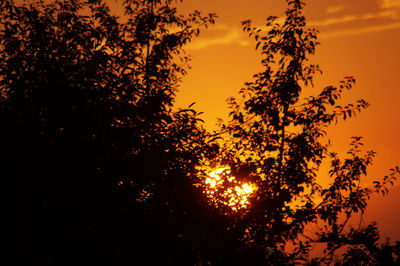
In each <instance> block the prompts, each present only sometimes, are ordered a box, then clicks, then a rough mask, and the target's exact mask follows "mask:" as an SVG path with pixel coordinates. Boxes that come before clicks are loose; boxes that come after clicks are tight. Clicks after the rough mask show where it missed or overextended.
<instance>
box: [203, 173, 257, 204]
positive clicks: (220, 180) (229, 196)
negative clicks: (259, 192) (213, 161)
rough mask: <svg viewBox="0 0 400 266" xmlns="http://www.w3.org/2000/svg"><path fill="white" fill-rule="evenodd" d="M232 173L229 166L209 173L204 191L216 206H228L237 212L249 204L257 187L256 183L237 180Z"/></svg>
mask: <svg viewBox="0 0 400 266" xmlns="http://www.w3.org/2000/svg"><path fill="white" fill-rule="evenodd" d="M230 173H231V171H230V170H229V168H227V167H225V168H219V169H217V170H215V171H212V172H211V173H209V177H207V178H206V179H205V185H206V186H205V191H204V193H205V194H206V195H207V197H208V198H209V200H210V203H211V204H212V205H214V206H215V207H217V208H218V207H223V206H228V207H230V209H231V210H232V211H234V212H236V211H239V210H241V209H245V208H247V207H248V206H249V204H250V202H249V197H251V194H252V193H253V192H254V191H255V190H256V189H257V188H256V186H255V185H254V184H251V183H243V182H241V181H239V180H237V179H236V178H235V177H234V176H231V175H230Z"/></svg>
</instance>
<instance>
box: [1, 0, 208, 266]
mask: <svg viewBox="0 0 400 266" xmlns="http://www.w3.org/2000/svg"><path fill="white" fill-rule="evenodd" d="M172 2H173V1H170V0H127V1H124V2H123V5H124V8H125V13H126V14H125V17H124V18H126V21H125V22H122V20H121V19H120V18H118V17H116V16H114V15H112V12H111V10H110V9H109V7H108V6H107V5H106V3H105V2H104V1H100V0H93V1H92V0H89V1H78V0H65V1H63V0H57V1H54V2H52V3H48V4H46V3H44V2H43V1H34V2H25V3H24V4H23V5H17V4H15V3H14V2H13V1H10V0H6V1H2V2H1V3H0V14H1V15H0V58H1V59H2V60H1V63H0V91H1V99H0V120H1V123H2V131H1V135H0V139H1V146H2V149H1V151H0V159H1V165H2V167H1V171H2V173H1V175H2V177H3V178H5V180H6V182H7V191H8V193H9V194H8V200H9V204H8V206H9V214H10V215H9V216H10V218H11V224H12V225H13V228H15V229H14V230H13V231H11V233H10V245H9V246H10V248H11V251H12V252H11V253H10V260H12V261H13V263H16V264H27V263H40V264H65V265H71V264H76V263H78V264H103V263H104V264H110V263H111V262H110V261H108V260H107V259H112V261H115V262H117V261H118V262H119V263H120V264H124V263H125V262H127V261H125V260H128V259H129V262H131V257H130V256H132V254H133V255H136V256H139V258H137V259H138V260H140V259H143V261H148V260H152V259H153V260H155V259H157V258H158V259H160V260H168V259H169V258H177V254H174V253H172V254H168V252H169V251H171V250H173V249H175V253H176V251H177V249H178V247H179V245H178V244H174V245H171V246H169V245H168V243H169V241H172V240H174V241H175V242H178V241H180V240H179V239H177V236H178V232H177V230H178V229H179V228H178V225H177V224H174V223H175V222H181V223H183V220H184V219H188V220H193V217H192V216H193V215H192V213H193V212H195V211H196V209H194V208H192V205H195V203H198V204H201V200H199V199H200V197H197V198H196V197H195V196H196V195H197V194H196V193H198V190H199V189H198V188H196V187H193V186H191V184H192V181H190V179H189V178H188V175H189V176H190V174H191V173H194V171H195V170H194V165H195V164H196V162H197V161H198V160H199V158H200V156H201V154H203V153H204V151H205V150H206V149H207V143H206V142H205V141H204V138H205V131H204V130H203V129H202V128H201V127H200V126H199V118H198V113H197V112H196V111H195V110H193V109H191V108H189V109H185V110H180V111H177V112H174V111H172V105H173V101H174V96H175V92H176V89H177V86H178V82H179V80H180V77H181V76H182V75H184V74H185V73H186V69H187V61H188V58H187V57H186V56H185V55H184V54H182V53H183V47H184V45H185V44H186V43H187V42H189V41H190V40H191V38H193V37H195V36H197V35H198V34H199V28H200V27H203V26H207V25H208V24H210V23H214V17H215V16H214V15H213V14H210V15H208V16H202V15H201V14H200V13H199V12H194V13H193V14H190V15H189V16H188V17H184V16H181V15H179V14H177V11H176V9H175V8H174V7H173V6H172ZM110 184H111V185H112V192H113V194H112V197H111V198H110V195H109V187H110V186H109V185H110ZM189 184H190V186H189ZM185 189H187V190H185ZM189 196H192V199H193V201H194V202H193V201H191V198H190V197H189ZM185 200H186V201H185ZM192 209H193V210H194V211H192ZM182 213H184V214H182ZM186 213H187V214H186ZM186 216H189V217H188V218H185V217H186ZM110 217H112V218H111V219H110ZM160 217H161V218H160ZM180 219H183V220H182V221H180ZM157 230H158V232H159V233H160V234H157V233H156V231H157ZM186 233H188V229H186V231H185V230H183V232H179V234H181V235H184V236H186ZM188 238H189V237H188ZM180 245H181V246H182V244H180ZM190 252H192V253H194V252H197V251H192V249H191V248H190ZM157 253H159V254H158V255H159V257H157V256H154V254H157ZM162 255H165V257H163V256H162ZM189 255H190V254H188V256H189ZM193 256H195V255H193ZM193 258H194V257H193ZM193 258H189V259H193ZM14 260H16V261H14ZM10 262H11V261H10Z"/></svg>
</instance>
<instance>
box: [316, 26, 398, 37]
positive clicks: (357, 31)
mask: <svg viewBox="0 0 400 266" xmlns="http://www.w3.org/2000/svg"><path fill="white" fill-rule="evenodd" d="M399 28H400V22H393V23H389V24H383V25H373V26H367V27H362V28H356V29H348V30H340V31H333V32H328V33H321V34H320V35H319V36H320V38H321V39H328V38H335V37H341V36H352V35H359V34H365V33H371V32H380V31H387V30H393V29H399Z"/></svg>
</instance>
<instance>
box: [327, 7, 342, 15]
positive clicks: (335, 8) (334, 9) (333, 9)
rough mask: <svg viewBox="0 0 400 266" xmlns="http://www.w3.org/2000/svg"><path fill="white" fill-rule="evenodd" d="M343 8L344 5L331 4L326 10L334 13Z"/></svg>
mask: <svg viewBox="0 0 400 266" xmlns="http://www.w3.org/2000/svg"><path fill="white" fill-rule="evenodd" d="M343 8H344V6H330V7H328V8H327V9H326V10H325V12H326V13H328V14H333V13H337V12H339V11H341V10H342V9H343Z"/></svg>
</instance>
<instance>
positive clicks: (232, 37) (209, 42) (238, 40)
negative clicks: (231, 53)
mask: <svg viewBox="0 0 400 266" xmlns="http://www.w3.org/2000/svg"><path fill="white" fill-rule="evenodd" d="M219 29H221V30H224V31H225V33H224V35H222V36H218V37H215V38H207V39H198V40H196V41H194V42H192V43H190V44H189V45H188V46H187V48H186V49H187V50H201V49H206V48H209V47H210V46H215V45H232V44H237V45H241V46H248V45H249V44H250V42H249V40H246V39H245V38H244V36H243V35H244V34H243V32H242V30H241V29H239V28H237V27H227V26H226V25H221V26H220V27H219Z"/></svg>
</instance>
